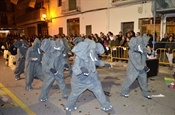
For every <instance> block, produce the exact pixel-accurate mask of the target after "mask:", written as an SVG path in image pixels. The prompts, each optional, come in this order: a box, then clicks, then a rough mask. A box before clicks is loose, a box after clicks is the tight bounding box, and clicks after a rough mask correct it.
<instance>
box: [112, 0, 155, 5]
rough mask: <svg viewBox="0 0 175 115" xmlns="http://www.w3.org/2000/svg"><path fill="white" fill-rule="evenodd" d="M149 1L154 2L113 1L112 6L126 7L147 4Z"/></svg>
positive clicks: (138, 0)
mask: <svg viewBox="0 0 175 115" xmlns="http://www.w3.org/2000/svg"><path fill="white" fill-rule="evenodd" d="M147 1H152V0H112V3H111V5H112V6H124V5H131V4H138V3H146V2H147Z"/></svg>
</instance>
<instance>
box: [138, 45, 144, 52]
mask: <svg viewBox="0 0 175 115" xmlns="http://www.w3.org/2000/svg"><path fill="white" fill-rule="evenodd" d="M138 51H139V52H140V53H143V50H142V49H141V47H140V45H138Z"/></svg>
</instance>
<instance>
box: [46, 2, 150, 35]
mask: <svg viewBox="0 0 175 115" xmlns="http://www.w3.org/2000/svg"><path fill="white" fill-rule="evenodd" d="M51 2H52V3H51V5H52V6H51V9H52V10H51V11H52V13H53V14H57V15H55V16H56V17H58V18H56V19H53V20H52V23H49V34H50V35H55V34H57V33H58V27H63V32H64V33H65V34H67V19H71V18H78V17H79V18H80V34H85V33H86V30H85V29H86V25H92V33H98V34H99V33H100V32H104V33H107V32H108V31H111V32H113V33H115V34H118V32H119V31H121V23H122V22H131V21H132V22H134V31H136V32H137V31H139V25H138V24H139V22H138V21H139V18H150V17H153V15H152V12H151V2H148V3H145V4H136V5H129V6H121V7H114V8H110V9H105V10H98V11H92V12H85V11H86V10H90V9H94V8H97V9H98V8H100V7H101V8H104V7H106V8H107V6H109V0H81V8H82V12H84V13H81V14H77V15H71V16H67V17H64V16H63V17H59V16H62V15H61V14H60V11H61V8H60V7H58V6H57V0H51ZM88 4H89V5H88ZM139 7H140V8H141V9H142V12H141V13H139V12H138V8H139Z"/></svg>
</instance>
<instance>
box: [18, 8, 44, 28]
mask: <svg viewBox="0 0 175 115" xmlns="http://www.w3.org/2000/svg"><path fill="white" fill-rule="evenodd" d="M42 14H46V9H38V10H35V11H33V12H30V13H27V14H23V15H21V16H18V17H16V24H17V25H19V24H26V23H35V22H38V21H43V20H42Z"/></svg>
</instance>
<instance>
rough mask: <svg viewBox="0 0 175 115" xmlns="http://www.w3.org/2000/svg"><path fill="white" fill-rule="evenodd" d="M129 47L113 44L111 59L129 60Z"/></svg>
mask: <svg viewBox="0 0 175 115" xmlns="http://www.w3.org/2000/svg"><path fill="white" fill-rule="evenodd" d="M128 49H129V48H128V47H123V46H113V47H111V61H113V60H114V59H117V60H128Z"/></svg>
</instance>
